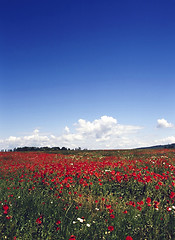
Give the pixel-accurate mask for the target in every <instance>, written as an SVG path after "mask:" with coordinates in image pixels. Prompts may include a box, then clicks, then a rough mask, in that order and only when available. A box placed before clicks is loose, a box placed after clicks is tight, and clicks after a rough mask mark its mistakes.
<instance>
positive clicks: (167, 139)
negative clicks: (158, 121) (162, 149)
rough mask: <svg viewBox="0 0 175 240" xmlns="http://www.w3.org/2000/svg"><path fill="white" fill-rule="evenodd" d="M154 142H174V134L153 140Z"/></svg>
mask: <svg viewBox="0 0 175 240" xmlns="http://www.w3.org/2000/svg"><path fill="white" fill-rule="evenodd" d="M155 143H156V144H158V145H159V144H171V143H175V136H169V137H165V138H162V139H159V140H156V141H155Z"/></svg>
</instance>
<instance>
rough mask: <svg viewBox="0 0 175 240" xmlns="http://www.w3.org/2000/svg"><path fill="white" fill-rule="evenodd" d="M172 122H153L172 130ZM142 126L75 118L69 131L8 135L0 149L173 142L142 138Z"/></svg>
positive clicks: (170, 138) (168, 138)
mask: <svg viewBox="0 0 175 240" xmlns="http://www.w3.org/2000/svg"><path fill="white" fill-rule="evenodd" d="M173 127H174V125H173V124H172V123H168V122H167V120H165V119H158V120H157V128H158V129H160V128H173ZM142 129H143V127H141V126H135V125H124V124H120V123H118V121H117V119H115V118H113V117H110V116H102V117H100V118H99V119H95V120H94V121H87V120H85V119H79V120H78V121H77V122H76V123H74V124H73V131H70V128H69V127H68V126H66V127H65V128H64V131H63V134H61V135H60V136H56V135H54V134H43V133H40V131H39V130H38V129H35V130H34V131H33V132H32V133H31V134H28V135H25V136H19V137H16V136H10V137H8V138H7V139H0V149H13V148H15V147H24V146H28V147H31V146H34V147H35V146H36V147H45V146H48V147H55V146H56V147H63V146H64V147H67V148H71V149H73V148H77V147H81V148H82V149H84V148H86V149H126V148H137V147H146V146H152V145H159V144H168V143H174V142H175V136H159V138H158V139H154V137H155V136H153V135H151V134H152V133H151V134H150V135H149V134H147V136H145V135H143V132H142Z"/></svg>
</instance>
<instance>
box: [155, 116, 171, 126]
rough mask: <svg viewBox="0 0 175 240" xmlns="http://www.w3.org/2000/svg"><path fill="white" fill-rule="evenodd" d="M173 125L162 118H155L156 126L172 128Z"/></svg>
mask: <svg viewBox="0 0 175 240" xmlns="http://www.w3.org/2000/svg"><path fill="white" fill-rule="evenodd" d="M173 127H174V125H173V124H172V123H169V122H168V121H167V120H165V119H164V118H162V119H158V120H157V128H173Z"/></svg>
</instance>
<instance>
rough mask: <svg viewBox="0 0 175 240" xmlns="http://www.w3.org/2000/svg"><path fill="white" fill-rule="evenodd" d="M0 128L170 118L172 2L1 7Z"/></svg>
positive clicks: (54, 128) (174, 115) (174, 62)
mask: <svg viewBox="0 0 175 240" xmlns="http://www.w3.org/2000/svg"><path fill="white" fill-rule="evenodd" d="M0 30H1V31H0V32H1V33H0V81H1V88H0V108H1V111H2V116H1V118H0V133H1V136H2V137H7V136H9V135H13V134H14V135H15V134H17V135H18V134H19V133H21V132H24V131H31V130H32V129H34V128H36V127H40V128H41V129H42V130H43V131H48V132H53V133H59V132H60V131H61V129H62V128H63V127H64V126H65V125H71V124H73V123H74V122H76V121H77V119H79V118H85V119H87V120H93V119H95V118H98V117H100V116H102V115H108V116H113V117H115V118H117V119H118V120H119V121H121V122H122V123H126V124H136V125H143V126H153V125H154V123H155V122H156V120H157V118H161V117H162V118H163V117H164V118H165V119H168V120H169V121H170V122H173V120H174V119H175V111H174V110H173V106H174V102H175V94H174V89H175V68H174V66H175V1H174V0H169V1H167V0H164V1H163V0H147V1H141V0H138V1H135V0H134V1H130V0H128V1H125V0H122V1H118V0H117V1H116V0H115V1H114V0H112V1H107V0H106V1H103V0H102V1H97V0H93V1H82V0H81V1H80V0H79V1H76V0H75V1H72V0H70V1H67V0H64V1H59V0H58V1H32V0H30V1H28V0H25V1H19V0H17V1H10V0H3V1H1V5H0Z"/></svg>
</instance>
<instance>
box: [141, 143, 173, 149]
mask: <svg viewBox="0 0 175 240" xmlns="http://www.w3.org/2000/svg"><path fill="white" fill-rule="evenodd" d="M156 148H160V149H166V148H167V149H170V148H175V143H172V144H165V145H156V146H150V147H141V148H137V149H156Z"/></svg>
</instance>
